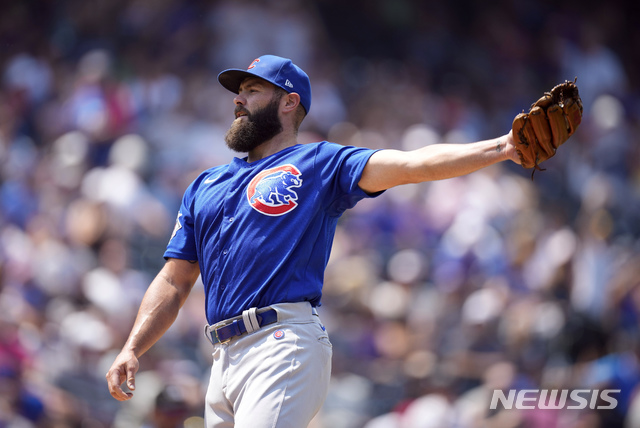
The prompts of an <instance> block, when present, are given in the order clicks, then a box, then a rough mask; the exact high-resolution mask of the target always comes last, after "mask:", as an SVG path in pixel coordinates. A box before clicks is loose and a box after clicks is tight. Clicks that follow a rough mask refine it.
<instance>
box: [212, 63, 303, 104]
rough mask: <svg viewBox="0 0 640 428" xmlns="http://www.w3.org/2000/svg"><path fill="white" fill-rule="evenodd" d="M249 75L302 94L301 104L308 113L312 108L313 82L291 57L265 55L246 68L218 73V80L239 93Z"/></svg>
mask: <svg viewBox="0 0 640 428" xmlns="http://www.w3.org/2000/svg"><path fill="white" fill-rule="evenodd" d="M247 77H259V78H261V79H264V80H266V81H267V82H269V83H272V84H274V85H276V86H278V87H280V88H282V89H284V90H285V91H287V92H289V93H291V92H295V93H297V94H298V95H300V104H302V107H304V109H305V111H306V112H307V114H308V113H309V109H310V108H311V82H309V76H307V73H305V72H304V71H303V70H302V69H301V68H300V67H298V66H297V65H295V64H294V63H293V62H291V60H290V59H287V58H282V57H279V56H275V55H263V56H261V57H260V58H256V59H254V60H253V62H251V64H249V67H248V68H247V69H246V70H242V69H239V68H230V69H228V70H224V71H223V72H221V73H220V74H218V82H220V84H221V85H222V86H224V87H225V88H226V89H228V90H230V91H231V92H234V93H236V94H237V93H238V92H239V90H240V84H241V83H242V81H243V80H244V79H246V78H247Z"/></svg>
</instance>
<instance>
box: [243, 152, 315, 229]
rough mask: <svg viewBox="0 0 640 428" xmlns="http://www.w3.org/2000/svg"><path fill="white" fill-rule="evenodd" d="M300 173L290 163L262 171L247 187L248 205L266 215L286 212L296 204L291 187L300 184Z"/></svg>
mask: <svg viewBox="0 0 640 428" xmlns="http://www.w3.org/2000/svg"><path fill="white" fill-rule="evenodd" d="M300 175H302V173H301V172H300V171H299V170H298V168H296V167H295V166H293V165H290V164H288V165H282V166H278V167H276V168H270V169H267V170H264V171H262V172H261V173H259V174H258V175H256V176H255V177H253V180H251V182H250V183H249V186H248V187H247V199H248V200H249V205H251V206H252V207H253V209H255V210H256V211H259V212H260V213H262V214H264V215H268V216H279V215H283V214H286V213H288V212H289V211H291V210H293V209H294V208H295V207H297V206H298V202H297V200H298V195H297V193H296V192H295V191H293V189H294V188H296V187H300V186H302V179H301V178H300Z"/></svg>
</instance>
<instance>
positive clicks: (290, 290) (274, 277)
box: [106, 55, 539, 428]
mask: <svg viewBox="0 0 640 428" xmlns="http://www.w3.org/2000/svg"><path fill="white" fill-rule="evenodd" d="M218 80H219V82H220V83H221V84H222V86H224V87H225V88H227V89H228V90H230V91H231V92H233V93H235V94H236V96H235V97H234V98H233V102H234V105H235V120H234V121H233V123H232V125H231V127H230V129H229V131H228V132H227V134H226V136H225V140H226V143H227V145H228V146H229V147H230V148H231V149H233V150H236V151H238V152H242V153H247V156H246V157H244V158H234V159H232V160H231V162H230V163H229V164H227V165H222V166H216V167H213V168H210V169H208V170H206V171H204V172H202V173H201V174H200V176H199V177H198V178H196V179H195V181H193V183H191V185H190V186H189V187H188V188H187V190H186V191H185V193H184V197H183V199H182V204H181V206H180V210H179V212H178V216H177V220H176V224H175V229H174V231H173V234H172V236H171V238H170V241H169V243H168V245H167V250H166V252H165V254H164V257H165V259H166V263H165V265H164V267H163V268H162V269H161V271H160V272H159V273H158V275H157V276H156V278H155V279H154V280H153V281H152V283H151V285H150V287H149V289H148V290H147V292H146V294H145V296H144V298H143V300H142V303H141V306H140V309H139V312H138V316H137V318H136V320H135V323H134V325H133V328H132V331H131V334H130V336H129V338H128V340H127V341H126V343H125V345H124V347H123V348H122V351H121V352H120V354H119V355H118V356H117V357H116V359H115V361H114V363H113V365H112V366H111V368H110V370H109V371H108V373H107V375H106V377H107V381H108V386H109V390H110V392H111V395H112V396H113V397H114V398H116V399H117V400H128V399H130V398H131V397H132V395H133V393H132V392H125V391H123V389H122V388H121V385H122V384H123V383H124V382H126V384H127V386H128V388H129V389H130V390H131V391H134V390H135V374H136V372H137V370H138V367H139V365H138V358H140V356H141V355H142V354H144V353H145V351H147V350H148V349H149V348H150V347H151V346H152V345H153V344H154V343H155V342H156V341H157V340H158V339H159V338H160V337H161V336H162V335H163V334H164V332H165V331H166V330H167V329H168V328H169V327H170V326H171V324H172V323H173V321H174V320H175V319H176V316H177V315H178V311H179V309H180V307H181V306H182V305H183V303H184V302H185V300H186V298H187V296H188V294H189V292H190V290H191V288H192V286H193V285H194V283H195V281H196V279H197V278H198V276H199V275H201V276H202V281H203V283H204V287H205V292H206V301H205V302H204V303H205V314H206V318H207V322H208V325H206V326H205V335H206V337H207V338H208V339H209V341H210V342H211V344H212V353H213V363H212V370H211V377H210V380H209V386H208V390H207V394H206V409H205V421H206V426H207V427H216V428H228V427H236V428H261V427H265V428H266V427H272V428H273V427H277V428H284V427H290V428H301V427H306V426H307V425H308V424H309V422H310V421H311V419H312V418H313V417H314V415H315V414H316V413H317V412H318V410H319V409H320V407H321V405H322V403H323V401H324V399H325V397H326V394H327V389H328V385H329V378H330V371H331V355H332V351H331V343H330V341H329V337H328V335H327V332H326V331H325V328H324V326H323V325H322V323H321V321H320V318H319V316H318V311H317V308H318V306H320V303H321V297H322V283H323V275H324V269H325V267H326V264H327V261H328V259H329V252H330V249H331V244H332V240H333V236H334V232H335V229H336V224H337V221H338V219H339V218H340V216H341V215H342V214H343V213H344V212H345V210H347V209H349V208H352V207H353V206H354V205H355V204H356V203H357V202H358V201H359V200H361V199H363V198H369V197H376V196H378V195H380V194H381V193H382V192H383V191H384V190H386V189H389V188H392V187H394V186H398V185H401V184H405V183H417V182H423V181H429V180H440V179H445V178H450V177H456V176H460V175H464V174H468V173H470V172H473V171H476V170H478V169H480V168H483V167H486V166H488V165H491V164H495V163H497V162H500V161H505V160H511V161H514V162H516V163H521V159H520V156H519V154H518V150H519V148H518V147H517V146H516V144H517V143H516V141H515V140H514V138H513V137H512V135H513V132H509V133H508V134H506V135H504V136H501V137H499V138H494V139H490V140H485V141H480V142H476V143H471V144H464V145H456V144H438V145H430V146H427V147H424V148H422V149H420V150H416V151H411V152H403V151H398V150H377V151H376V150H370V149H366V148H358V147H345V146H342V145H338V144H334V143H330V142H326V141H324V142H319V143H313V144H304V145H301V144H298V143H297V132H298V128H299V126H300V123H301V122H302V120H303V119H304V117H305V116H306V115H307V114H308V113H309V110H310V107H311V86H310V82H309V78H308V76H307V74H306V73H305V72H304V71H303V70H301V69H300V68H299V67H298V66H296V65H295V64H293V63H292V62H291V60H289V59H286V58H281V57H277V56H272V55H265V56H261V57H260V58H257V59H255V60H254V61H253V62H251V64H250V65H249V67H248V68H247V69H246V70H245V69H229V70H225V71H223V72H222V73H220V74H219V75H218ZM538 163H539V162H538Z"/></svg>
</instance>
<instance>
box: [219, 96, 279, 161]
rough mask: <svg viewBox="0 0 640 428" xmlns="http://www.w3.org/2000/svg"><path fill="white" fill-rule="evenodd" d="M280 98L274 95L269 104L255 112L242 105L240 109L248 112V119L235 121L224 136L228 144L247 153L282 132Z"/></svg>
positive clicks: (238, 150) (237, 109) (237, 150)
mask: <svg viewBox="0 0 640 428" xmlns="http://www.w3.org/2000/svg"><path fill="white" fill-rule="evenodd" d="M279 104H280V98H279V97H274V98H273V99H271V102H269V104H268V105H267V106H266V107H264V108H262V109H260V110H256V111H255V112H253V113H249V112H248V111H247V110H245V109H244V108H242V106H237V107H236V109H235V111H236V114H237V112H239V111H244V112H246V113H247V120H239V121H237V122H235V121H234V122H233V124H232V125H231V128H229V130H228V131H227V133H226V134H225V136H224V141H225V142H226V143H227V146H228V147H229V148H230V149H231V150H233V151H236V152H240V153H247V152H250V151H252V150H253V149H255V148H256V147H258V146H259V145H261V144H262V143H264V142H265V141H268V140H270V139H272V138H273V137H275V136H276V135H278V134H279V133H280V132H282V124H281V123H280V119H279V118H278V107H279Z"/></svg>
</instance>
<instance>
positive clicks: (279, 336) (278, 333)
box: [273, 330, 284, 340]
mask: <svg viewBox="0 0 640 428" xmlns="http://www.w3.org/2000/svg"><path fill="white" fill-rule="evenodd" d="M273 337H275V338H276V339H278V340H280V339H282V338H283V337H284V330H276V331H274V332H273Z"/></svg>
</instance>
